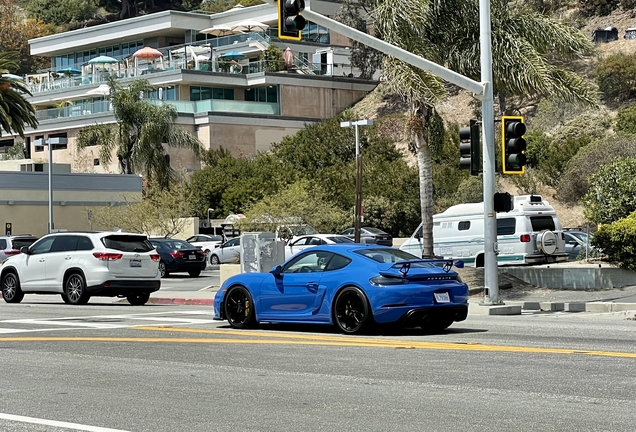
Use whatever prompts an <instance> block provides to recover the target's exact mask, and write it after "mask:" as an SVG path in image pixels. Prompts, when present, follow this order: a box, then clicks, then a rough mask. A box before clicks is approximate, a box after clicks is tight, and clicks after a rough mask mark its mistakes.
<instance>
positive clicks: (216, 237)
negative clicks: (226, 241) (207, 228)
mask: <svg viewBox="0 0 636 432" xmlns="http://www.w3.org/2000/svg"><path fill="white" fill-rule="evenodd" d="M205 237H206V240H207V241H223V237H221V236H219V235H213V236H205Z"/></svg>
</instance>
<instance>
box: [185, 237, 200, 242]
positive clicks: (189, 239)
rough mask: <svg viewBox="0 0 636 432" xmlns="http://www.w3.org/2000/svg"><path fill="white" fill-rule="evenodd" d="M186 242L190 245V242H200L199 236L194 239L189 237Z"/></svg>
mask: <svg viewBox="0 0 636 432" xmlns="http://www.w3.org/2000/svg"><path fill="white" fill-rule="evenodd" d="M186 241H187V242H188V243H190V242H195V241H199V240H198V237H197V236H192V237H189V238H188V239H187V240H186Z"/></svg>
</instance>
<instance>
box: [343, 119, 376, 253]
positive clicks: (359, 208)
mask: <svg viewBox="0 0 636 432" xmlns="http://www.w3.org/2000/svg"><path fill="white" fill-rule="evenodd" d="M371 125H373V120H366V119H365V120H358V121H354V122H341V123H340V127H343V128H346V127H352V126H353V127H354V128H355V131H356V205H355V210H354V213H355V217H354V232H355V234H354V239H355V242H356V243H360V225H361V223H362V154H361V153H360V134H359V133H358V126H371Z"/></svg>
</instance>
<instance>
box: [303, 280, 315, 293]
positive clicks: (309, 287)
mask: <svg viewBox="0 0 636 432" xmlns="http://www.w3.org/2000/svg"><path fill="white" fill-rule="evenodd" d="M305 286H306V287H307V289H308V290H309V291H311V292H313V293H315V292H318V284H317V283H314V282H309V283H308V284H307V285H305Z"/></svg>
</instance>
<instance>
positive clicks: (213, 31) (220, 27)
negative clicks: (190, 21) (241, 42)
mask: <svg viewBox="0 0 636 432" xmlns="http://www.w3.org/2000/svg"><path fill="white" fill-rule="evenodd" d="M199 33H203V34H209V35H212V36H227V35H231V34H234V33H243V31H241V30H239V31H236V30H233V29H232V27H230V26H229V25H227V24H217V25H215V26H212V27H210V28H206V29H203V30H201V31H200V32H199Z"/></svg>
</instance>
